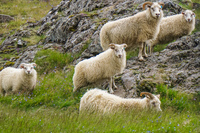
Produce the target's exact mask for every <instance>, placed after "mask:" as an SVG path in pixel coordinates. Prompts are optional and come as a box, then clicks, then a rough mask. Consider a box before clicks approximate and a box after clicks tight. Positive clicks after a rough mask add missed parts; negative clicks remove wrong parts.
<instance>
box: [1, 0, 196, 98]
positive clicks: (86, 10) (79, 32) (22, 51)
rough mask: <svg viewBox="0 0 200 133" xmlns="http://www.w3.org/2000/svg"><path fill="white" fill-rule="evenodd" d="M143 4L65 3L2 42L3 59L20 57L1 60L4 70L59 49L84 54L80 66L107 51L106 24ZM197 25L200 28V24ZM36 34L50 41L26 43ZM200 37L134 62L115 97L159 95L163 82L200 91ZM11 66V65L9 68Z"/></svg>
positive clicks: (167, 10)
mask: <svg viewBox="0 0 200 133" xmlns="http://www.w3.org/2000/svg"><path fill="white" fill-rule="evenodd" d="M143 2H145V0H140V1H139V0H137V1H132V0H120V1H119V0H112V1H110V0H108V1H105V0H95V1H92V0H85V1H82V0H70V1H69V0H63V1H61V2H60V4H59V5H58V6H56V7H53V8H52V9H51V10H50V11H49V12H48V14H47V15H46V16H45V17H44V18H42V19H41V20H40V21H38V22H36V23H27V24H26V25H25V26H23V27H22V28H21V29H20V30H18V31H16V32H14V33H13V31H12V32H11V33H9V34H7V35H4V36H2V37H1V38H0V39H4V41H3V43H2V44H1V45H0V54H2V53H3V54H7V53H15V54H16V52H17V53H19V54H18V55H17V57H16V58H11V59H9V60H7V59H3V58H1V57H0V65H1V66H2V65H4V67H7V66H9V65H11V66H14V67H18V65H19V64H20V63H21V62H32V61H33V60H34V57H35V54H36V53H37V51H39V50H41V49H53V48H54V47H59V52H61V53H66V52H67V53H72V54H77V53H79V54H80V55H81V56H80V58H78V59H77V60H75V61H74V62H73V63H74V65H75V64H76V63H77V62H79V61H81V60H83V59H85V58H90V57H92V56H95V55H97V54H99V53H101V52H102V48H101V46H100V40H99V32H100V29H101V27H102V26H103V25H104V24H105V23H106V22H108V21H112V20H117V19H120V18H125V17H128V16H132V15H134V14H136V13H138V12H140V11H142V3H143ZM163 2H164V3H165V6H164V8H163V12H164V15H165V16H169V15H174V14H178V13H180V12H181V11H182V7H181V6H179V5H178V4H176V3H175V2H173V0H163ZM194 6H195V7H196V5H194ZM197 6H198V5H197ZM196 24H198V25H199V20H197V23H196ZM37 27H39V28H37ZM33 35H34V36H38V37H41V36H44V38H42V39H41V40H40V41H39V42H38V43H37V44H33V45H32V46H30V45H29V44H28V42H27V41H25V39H24V38H28V37H31V36H33ZM199 36H200V33H199V32H197V33H195V34H193V35H190V36H184V37H182V38H180V39H178V40H176V41H175V42H173V43H170V44H169V45H168V46H167V48H166V49H165V50H163V51H161V52H156V53H154V54H153V55H152V56H151V57H148V58H147V61H146V62H139V61H138V60H137V57H133V58H131V59H129V60H128V61H127V68H126V69H125V71H124V73H123V74H122V75H118V76H116V79H115V80H116V83H117V85H118V86H119V89H118V90H116V91H115V94H116V95H120V96H122V97H132V96H137V95H138V94H139V92H141V91H149V92H153V91H155V89H156V88H155V87H156V84H158V83H163V84H167V85H169V86H170V87H174V88H180V89H181V90H184V91H189V92H199V91H200V85H199V79H200V78H199V74H200V73H199V64H200V63H199V60H200V59H199V47H200V46H199V42H200V40H199ZM1 60H2V61H1ZM6 61H9V62H11V63H10V64H8V63H7V64H6ZM13 64H14V65H13ZM105 86H106V85H105V84H104V85H102V86H101V87H102V88H105Z"/></svg>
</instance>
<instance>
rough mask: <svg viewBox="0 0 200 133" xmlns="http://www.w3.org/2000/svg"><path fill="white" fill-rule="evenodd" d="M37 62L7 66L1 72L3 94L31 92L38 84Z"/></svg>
mask: <svg viewBox="0 0 200 133" xmlns="http://www.w3.org/2000/svg"><path fill="white" fill-rule="evenodd" d="M35 67H36V64H35V63H31V64H25V63H22V64H20V68H22V69H20V68H12V67H7V68H5V69H3V70H2V71H1V72H0V92H1V94H2V95H3V96H7V95H9V94H13V93H14V94H17V93H19V92H24V93H25V92H27V94H28V93H31V92H32V91H33V89H34V88H35V86H36V80H37V72H36V71H35V69H34V68H35Z"/></svg>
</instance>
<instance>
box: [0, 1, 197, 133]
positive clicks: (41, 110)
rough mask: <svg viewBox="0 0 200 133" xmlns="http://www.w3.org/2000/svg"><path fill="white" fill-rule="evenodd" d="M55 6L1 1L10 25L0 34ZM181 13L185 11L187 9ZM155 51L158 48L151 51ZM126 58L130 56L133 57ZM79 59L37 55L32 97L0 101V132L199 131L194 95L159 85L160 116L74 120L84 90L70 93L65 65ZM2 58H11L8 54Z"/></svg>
mask: <svg viewBox="0 0 200 133" xmlns="http://www.w3.org/2000/svg"><path fill="white" fill-rule="evenodd" d="M197 1H198V0H197ZM59 3H60V0H54V1H53V0H50V2H49V3H47V2H44V1H39V0H26V1H25V0H1V1H0V13H1V14H7V15H11V16H13V17H14V18H15V20H14V21H11V22H9V23H3V24H2V25H0V27H1V29H2V30H1V31H0V34H4V33H8V32H9V31H10V30H11V29H13V28H14V29H15V28H20V25H23V24H25V23H26V22H27V21H37V20H39V19H41V18H42V17H44V16H45V14H46V13H47V12H48V11H49V9H50V8H51V7H52V6H55V5H57V4H59ZM180 4H181V3H180ZM186 8H191V5H188V6H187V7H186ZM38 12H39V13H38ZM198 13H199V11H198V12H197V11H196V14H198ZM198 17H199V16H198ZM42 38H43V37H42ZM38 42H39V40H38ZM35 43H36V42H34V44H35ZM161 49H163V47H162V48H161V47H159V48H157V49H156V51H160V50H161ZM131 54H132V53H130V57H131V56H134V54H132V55H131ZM79 55H80V54H79V53H78V54H77V55H71V54H68V53H66V54H61V53H59V52H57V51H53V50H42V51H39V52H38V53H37V55H36V57H35V59H34V62H36V63H37V65H38V66H37V68H36V70H37V72H38V81H37V87H36V88H35V90H34V91H33V93H32V94H30V95H29V96H23V95H17V96H8V97H0V108H1V111H0V132H2V133H9V132H10V133H11V132H12V133H13V132H15V133H18V132H19V133H23V132H24V133H27V132H28V133H32V132H33V133H35V132H38V133H41V132H45V133H46V132H47V133H50V132H64V133H71V132H73V133H76V132H84V133H85V132H96V133H102V132H114V133H115V132H135V133H142V132H143V133H145V132H148V133H152V132H154V133H164V132H169V133H174V132H177V133H179V132H182V133H185V132H187V133H189V132H191V133H199V132H200V126H199V125H200V94H186V93H181V92H178V91H176V90H174V89H172V88H169V87H167V86H166V85H163V84H158V85H157V86H156V88H157V90H156V91H155V93H156V94H161V102H162V104H161V108H162V110H163V112H160V113H156V112H146V111H143V112H137V111H130V112H125V113H118V114H114V115H105V116H101V115H99V114H90V115H89V114H84V115H83V116H81V115H79V112H78V110H79V102H80V98H81V97H82V95H83V94H84V93H85V92H86V89H87V88H85V89H83V90H81V92H80V93H78V94H76V95H74V94H73V93H72V90H73V83H72V76H73V73H74V66H72V65H71V62H72V61H73V60H74V57H75V58H77V57H78V56H79ZM1 56H2V55H1ZM3 56H5V58H11V57H12V55H9V54H7V55H3ZM128 58H129V57H128Z"/></svg>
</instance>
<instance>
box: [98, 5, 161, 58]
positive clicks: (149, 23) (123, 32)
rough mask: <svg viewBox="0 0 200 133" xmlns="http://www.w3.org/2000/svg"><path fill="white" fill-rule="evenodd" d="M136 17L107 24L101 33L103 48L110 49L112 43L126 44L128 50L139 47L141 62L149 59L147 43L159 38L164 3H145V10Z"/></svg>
mask: <svg viewBox="0 0 200 133" xmlns="http://www.w3.org/2000/svg"><path fill="white" fill-rule="evenodd" d="M146 5H147V7H148V9H147V10H145V11H142V12H139V13H137V14H136V15H134V16H131V17H127V18H123V19H119V20H116V21H112V22H108V23H106V24H105V25H104V26H103V27H102V29H101V31H100V40H101V47H102V48H103V50H106V49H108V48H109V44H110V43H118V44H121V43H126V44H127V45H128V49H132V48H136V47H138V46H139V54H138V57H139V60H140V61H143V60H144V58H143V56H145V57H147V54H146V48H145V42H146V41H147V40H150V39H153V38H155V37H156V36H157V34H158V33H159V30H160V21H161V19H162V17H163V12H162V7H163V6H164V3H162V2H159V3H156V2H155V3H152V2H145V3H144V4H143V9H145V6H146Z"/></svg>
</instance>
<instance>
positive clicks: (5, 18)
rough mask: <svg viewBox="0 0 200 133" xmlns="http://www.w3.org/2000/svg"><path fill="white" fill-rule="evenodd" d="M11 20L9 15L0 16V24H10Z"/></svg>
mask: <svg viewBox="0 0 200 133" xmlns="http://www.w3.org/2000/svg"><path fill="white" fill-rule="evenodd" d="M11 20H14V18H13V17H11V16H9V15H5V14H0V23H4V22H10V21H11Z"/></svg>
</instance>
